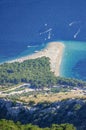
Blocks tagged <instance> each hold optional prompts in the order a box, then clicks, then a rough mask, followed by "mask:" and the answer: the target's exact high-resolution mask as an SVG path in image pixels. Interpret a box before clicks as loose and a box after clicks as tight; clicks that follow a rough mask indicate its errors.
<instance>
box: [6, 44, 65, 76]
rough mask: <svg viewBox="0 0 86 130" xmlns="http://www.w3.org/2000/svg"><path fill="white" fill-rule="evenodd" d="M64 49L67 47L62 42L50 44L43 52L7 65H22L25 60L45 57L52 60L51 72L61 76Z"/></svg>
mask: <svg viewBox="0 0 86 130" xmlns="http://www.w3.org/2000/svg"><path fill="white" fill-rule="evenodd" d="M64 47H65V46H64V44H63V43H62V42H50V43H48V44H47V46H46V47H45V48H44V49H43V50H40V51H38V52H35V53H33V54H31V55H28V56H24V57H21V58H18V59H15V60H11V61H8V62H7V63H13V62H20V63H21V62H23V61H25V60H29V59H37V58H41V57H43V56H45V57H49V58H50V68H51V71H52V72H54V74H55V76H59V75H60V65H61V60H62V55H63V50H64Z"/></svg>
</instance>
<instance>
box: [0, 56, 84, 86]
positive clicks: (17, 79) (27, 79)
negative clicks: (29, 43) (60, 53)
mask: <svg viewBox="0 0 86 130" xmlns="http://www.w3.org/2000/svg"><path fill="white" fill-rule="evenodd" d="M19 83H30V84H31V86H33V87H44V86H46V87H48V86H52V85H57V84H64V85H69V86H83V85H86V83H84V82H82V81H78V80H75V79H66V78H60V77H58V78H57V77H55V76H54V73H53V72H51V71H50V62H49V58H47V57H42V58H37V59H31V60H26V61H24V62H22V63H19V62H15V63H4V64H1V65H0V85H3V86H10V85H16V84H19Z"/></svg>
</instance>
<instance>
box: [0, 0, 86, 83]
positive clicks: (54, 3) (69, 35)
mask: <svg viewBox="0 0 86 130" xmlns="http://www.w3.org/2000/svg"><path fill="white" fill-rule="evenodd" d="M52 41H62V42H63V43H64V44H65V50H64V55H63V58H62V64H61V68H60V75H61V76H64V77H73V78H78V79H82V80H86V0H0V63H3V62H6V61H8V60H12V59H15V58H19V57H22V56H26V55H28V54H32V53H34V52H35V51H39V50H41V49H43V48H44V47H46V44H47V43H49V42H52ZM77 41H78V42H77Z"/></svg>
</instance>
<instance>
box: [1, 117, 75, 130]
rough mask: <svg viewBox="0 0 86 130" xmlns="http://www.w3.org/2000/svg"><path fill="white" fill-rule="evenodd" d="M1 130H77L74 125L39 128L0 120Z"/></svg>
mask: <svg viewBox="0 0 86 130" xmlns="http://www.w3.org/2000/svg"><path fill="white" fill-rule="evenodd" d="M0 130H76V128H75V127H74V126H73V125H72V124H61V125H57V124H53V125H52V126H51V127H50V128H48V127H47V128H39V127H38V126H35V125H32V124H26V125H21V123H20V122H17V123H14V122H13V121H11V120H5V119H4V120H0Z"/></svg>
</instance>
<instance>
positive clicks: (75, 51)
mask: <svg viewBox="0 0 86 130" xmlns="http://www.w3.org/2000/svg"><path fill="white" fill-rule="evenodd" d="M64 44H65V50H64V53H63V58H62V63H61V68H60V75H61V76H64V77H71V78H77V79H82V80H86V42H72V41H69V42H64Z"/></svg>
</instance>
